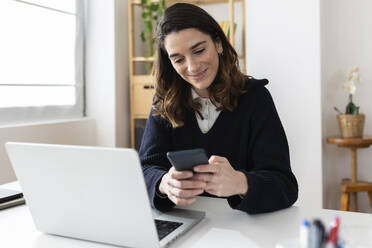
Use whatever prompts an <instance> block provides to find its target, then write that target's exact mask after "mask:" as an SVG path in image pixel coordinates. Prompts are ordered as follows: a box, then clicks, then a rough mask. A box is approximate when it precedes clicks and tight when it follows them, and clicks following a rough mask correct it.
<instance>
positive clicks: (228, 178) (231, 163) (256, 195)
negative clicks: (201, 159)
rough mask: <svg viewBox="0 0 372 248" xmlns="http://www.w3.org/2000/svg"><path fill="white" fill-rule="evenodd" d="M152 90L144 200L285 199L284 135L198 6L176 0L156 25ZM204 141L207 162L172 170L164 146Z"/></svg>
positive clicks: (289, 192) (292, 192)
mask: <svg viewBox="0 0 372 248" xmlns="http://www.w3.org/2000/svg"><path fill="white" fill-rule="evenodd" d="M157 38H158V42H157V59H156V63H155V67H154V72H155V75H156V86H155V97H154V101H153V106H152V110H151V112H150V115H149V118H148V121H147V124H146V128H145V133H144V135H143V140H142V144H141V147H140V151H139V154H140V159H141V163H142V168H143V172H144V176H145V180H146V184H147V189H148V192H149V196H150V200H151V203H152V206H153V207H155V208H157V209H160V210H167V209H169V208H171V207H173V206H175V205H188V204H191V203H192V202H194V201H195V200H196V198H195V197H196V196H197V195H208V196H215V197H225V198H227V201H228V203H229V204H230V206H231V207H232V208H233V209H238V210H242V211H245V212H247V213H250V214H254V213H263V212H270V211H275V210H278V209H282V208H286V207H289V206H291V205H292V204H293V203H294V202H295V201H296V199H297V196H298V186H297V181H296V178H295V176H294V175H293V174H292V172H291V168H290V162H289V151H288V144H287V139H286V136H285V133H284V130H283V127H282V125H281V122H280V119H279V117H278V114H277V112H276V109H275V106H274V103H273V100H272V98H271V96H270V93H269V92H268V90H267V89H266V88H265V87H264V86H265V85H266V84H267V83H268V82H267V80H256V79H254V78H252V77H247V76H245V75H243V74H242V73H241V72H240V70H239V65H238V56H237V53H236V51H235V50H234V48H233V47H232V46H231V45H230V43H229V42H228V40H227V38H226V36H225V34H224V33H223V31H222V29H221V28H220V26H219V25H218V23H217V22H216V21H215V20H214V19H213V18H212V17H211V16H210V15H209V14H208V13H207V12H205V11H204V10H203V9H201V8H199V7H197V6H194V5H191V4H184V3H179V4H175V5H172V6H171V7H169V8H168V9H166V11H165V13H164V16H163V19H162V20H161V21H160V23H159V26H158V30H157ZM193 148H204V149H205V150H206V152H207V155H208V156H210V158H209V164H207V165H199V166H196V167H194V171H177V170H175V168H174V167H172V166H171V164H170V163H169V161H168V160H167V157H166V153H167V152H168V151H177V150H184V149H193Z"/></svg>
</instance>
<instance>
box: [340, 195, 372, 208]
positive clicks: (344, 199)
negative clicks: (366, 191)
mask: <svg viewBox="0 0 372 248" xmlns="http://www.w3.org/2000/svg"><path fill="white" fill-rule="evenodd" d="M371 194H372V192H371ZM370 199H371V198H370ZM341 210H343V211H349V193H346V192H343V193H342V195H341Z"/></svg>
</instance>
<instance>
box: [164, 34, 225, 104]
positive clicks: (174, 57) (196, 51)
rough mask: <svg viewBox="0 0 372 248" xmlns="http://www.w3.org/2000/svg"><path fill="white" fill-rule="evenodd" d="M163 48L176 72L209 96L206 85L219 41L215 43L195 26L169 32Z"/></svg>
mask: <svg viewBox="0 0 372 248" xmlns="http://www.w3.org/2000/svg"><path fill="white" fill-rule="evenodd" d="M164 47H165V49H166V50H167V53H168V56H169V59H170V61H171V63H172V65H173V68H174V69H175V70H176V72H177V73H178V74H179V75H180V76H181V77H182V78H183V79H184V80H185V81H186V82H188V83H190V84H191V85H192V86H193V87H194V89H195V91H196V92H197V93H198V95H199V96H201V97H208V96H209V94H208V87H209V86H210V85H211V84H212V82H213V81H214V79H215V77H216V75H217V71H218V63H219V58H218V54H219V53H222V45H221V42H214V41H213V40H212V39H211V37H210V36H209V35H207V34H204V33H202V32H200V31H199V30H197V29H195V28H188V29H184V30H181V31H179V32H172V33H170V34H168V35H167V36H166V37H165V39H164Z"/></svg>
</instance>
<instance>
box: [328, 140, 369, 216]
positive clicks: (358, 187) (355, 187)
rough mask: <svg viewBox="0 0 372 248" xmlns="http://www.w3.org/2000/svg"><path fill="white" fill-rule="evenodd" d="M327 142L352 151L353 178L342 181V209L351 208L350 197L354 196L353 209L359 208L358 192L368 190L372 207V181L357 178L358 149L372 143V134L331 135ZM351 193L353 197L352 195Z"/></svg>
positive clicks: (347, 209)
mask: <svg viewBox="0 0 372 248" xmlns="http://www.w3.org/2000/svg"><path fill="white" fill-rule="evenodd" d="M327 142H328V143H329V144H335V145H338V146H339V147H344V148H349V149H350V151H351V179H348V178H347V179H343V180H342V182H341V192H342V195H341V210H344V211H349V210H350V208H349V201H350V198H352V203H353V208H351V210H354V211H357V210H358V204H357V195H356V193H357V192H368V196H369V201H370V205H371V207H372V183H370V182H362V181H358V179H357V149H358V148H367V147H369V146H370V145H372V136H364V137H362V138H341V137H329V138H328V139H327ZM350 194H351V196H352V197H350Z"/></svg>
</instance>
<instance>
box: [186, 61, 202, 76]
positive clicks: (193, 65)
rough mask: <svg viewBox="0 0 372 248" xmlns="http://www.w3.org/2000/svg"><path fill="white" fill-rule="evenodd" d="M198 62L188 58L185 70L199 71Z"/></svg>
mask: <svg viewBox="0 0 372 248" xmlns="http://www.w3.org/2000/svg"><path fill="white" fill-rule="evenodd" d="M199 67H200V66H199V62H198V61H196V60H195V59H189V60H188V65H187V70H188V71H189V72H190V73H196V72H199Z"/></svg>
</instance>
